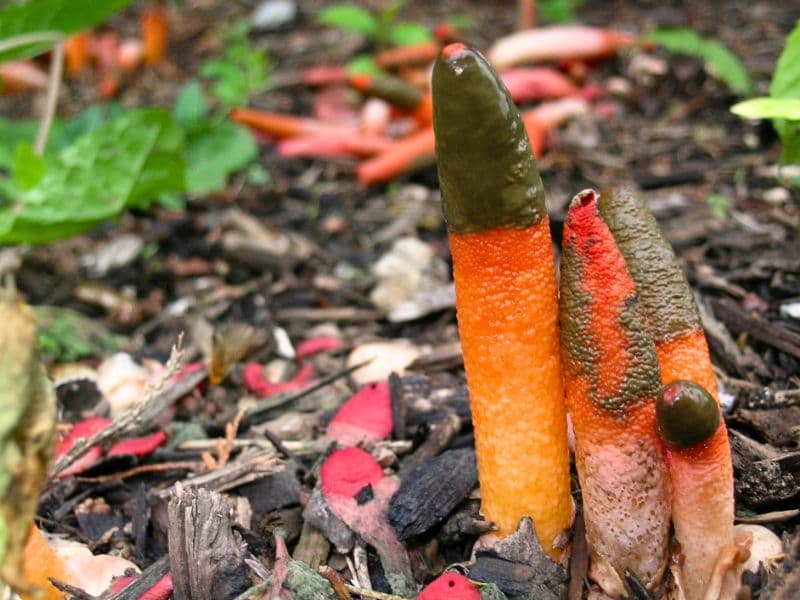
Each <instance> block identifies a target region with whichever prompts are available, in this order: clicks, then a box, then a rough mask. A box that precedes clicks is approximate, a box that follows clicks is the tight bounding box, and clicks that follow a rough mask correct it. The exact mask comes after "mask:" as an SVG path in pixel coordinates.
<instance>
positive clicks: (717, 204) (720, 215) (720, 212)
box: [706, 194, 731, 220]
mask: <svg viewBox="0 0 800 600" xmlns="http://www.w3.org/2000/svg"><path fill="white" fill-rule="evenodd" d="M706 202H707V204H708V209H709V210H710V211H711V214H712V215H713V216H714V218H716V219H720V220H723V219H727V218H728V214H729V213H730V210H731V201H730V199H729V198H728V197H727V196H725V195H724V194H711V195H710V196H709V197H708V199H707V200H706Z"/></svg>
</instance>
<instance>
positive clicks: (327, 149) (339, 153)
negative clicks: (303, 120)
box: [277, 129, 393, 158]
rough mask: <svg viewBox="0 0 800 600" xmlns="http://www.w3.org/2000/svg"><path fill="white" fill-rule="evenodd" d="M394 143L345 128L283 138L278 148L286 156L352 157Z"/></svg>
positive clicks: (366, 153)
mask: <svg viewBox="0 0 800 600" xmlns="http://www.w3.org/2000/svg"><path fill="white" fill-rule="evenodd" d="M392 144H393V142H392V140H390V139H389V138H385V137H381V136H376V135H367V134H363V133H360V132H359V131H358V130H357V129H352V130H350V131H347V130H344V129H343V130H341V131H338V130H337V131H330V132H326V133H322V134H314V135H304V136H300V137H294V138H289V139H285V140H281V141H280V142H279V143H278V148H277V149H278V154H279V155H280V156H284V157H286V158H297V157H307V158H350V157H358V156H373V155H375V154H380V153H381V152H385V151H386V150H388V149H389V148H391V146H392Z"/></svg>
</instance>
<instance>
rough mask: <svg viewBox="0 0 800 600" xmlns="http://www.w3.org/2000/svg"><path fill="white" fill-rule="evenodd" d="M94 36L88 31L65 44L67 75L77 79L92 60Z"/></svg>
mask: <svg viewBox="0 0 800 600" xmlns="http://www.w3.org/2000/svg"><path fill="white" fill-rule="evenodd" d="M91 43H92V34H91V33H90V32H88V31H84V32H83V33H78V34H75V35H73V36H72V37H70V38H69V39H68V40H67V41H66V43H65V44H64V63H65V66H66V70H67V75H69V76H70V77H75V76H76V75H78V74H79V73H80V72H81V71H83V68H84V67H85V66H86V65H87V64H89V60H90V59H91V52H90V50H91Z"/></svg>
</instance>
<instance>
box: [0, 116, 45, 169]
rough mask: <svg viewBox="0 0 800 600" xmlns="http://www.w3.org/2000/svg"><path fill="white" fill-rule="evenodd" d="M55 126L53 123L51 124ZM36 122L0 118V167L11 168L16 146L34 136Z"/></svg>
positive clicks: (32, 138) (36, 127) (36, 126)
mask: <svg viewBox="0 0 800 600" xmlns="http://www.w3.org/2000/svg"><path fill="white" fill-rule="evenodd" d="M53 125H54V128H55V123H54V124H53ZM38 127H39V126H38V124H37V123H35V122H34V121H9V120H7V119H0V140H2V143H1V144H0V168H4V169H9V170H10V169H13V167H14V154H15V150H16V148H17V146H18V145H19V144H23V143H25V142H28V143H30V142H31V141H33V140H34V139H35V138H36V131H37V129H38Z"/></svg>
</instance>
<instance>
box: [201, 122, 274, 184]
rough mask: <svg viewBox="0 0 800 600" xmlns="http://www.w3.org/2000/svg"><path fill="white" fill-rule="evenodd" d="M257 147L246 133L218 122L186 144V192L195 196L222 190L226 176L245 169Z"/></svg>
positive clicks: (243, 130)
mask: <svg viewBox="0 0 800 600" xmlns="http://www.w3.org/2000/svg"><path fill="white" fill-rule="evenodd" d="M257 153H258V147H257V146H256V143H255V140H253V136H252V135H251V134H250V132H249V131H248V130H246V129H245V128H243V127H240V126H239V125H236V124H235V123H231V122H230V121H221V122H220V123H218V124H216V125H214V126H213V127H212V128H210V129H207V130H205V131H203V132H201V133H198V134H195V135H190V136H189V138H188V139H187V141H186V189H187V191H189V192H192V193H194V194H199V193H202V192H213V191H218V190H221V189H224V188H225V184H226V183H227V179H228V175H230V174H231V173H234V172H236V171H239V170H241V169H243V168H245V167H246V166H248V165H249V164H250V163H251V162H252V161H253V160H254V159H255V157H256V155H257Z"/></svg>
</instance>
